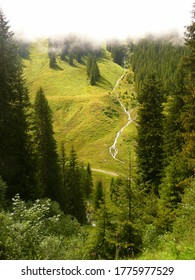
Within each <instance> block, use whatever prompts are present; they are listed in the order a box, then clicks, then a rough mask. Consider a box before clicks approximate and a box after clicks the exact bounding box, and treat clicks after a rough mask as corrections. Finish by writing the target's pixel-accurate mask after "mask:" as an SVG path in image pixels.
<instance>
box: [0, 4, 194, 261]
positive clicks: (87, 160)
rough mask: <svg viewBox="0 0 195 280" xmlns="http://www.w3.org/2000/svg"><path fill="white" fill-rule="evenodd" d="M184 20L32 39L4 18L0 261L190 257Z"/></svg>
mask: <svg viewBox="0 0 195 280" xmlns="http://www.w3.org/2000/svg"><path fill="white" fill-rule="evenodd" d="M190 20H191V22H190ZM189 22H190V23H189V25H188V26H187V27H185V33H184V34H183V35H182V36H183V37H181V36H179V35H176V34H167V35H163V36H152V35H147V36H144V37H142V38H139V39H136V40H135V39H132V38H128V39H109V40H102V41H100V40H94V39H91V38H90V37H88V36H82V35H78V34H76V33H69V34H66V35H64V36H57V35H56V36H50V37H47V38H45V37H42V38H39V39H36V40H25V39H23V38H21V37H17V36H16V35H15V34H14V32H13V31H12V27H11V26H10V24H9V20H8V19H7V17H6V15H5V13H4V11H3V10H2V9H0V259H1V260H127V259H134V260H135V259H136V260H146V259H148V260H194V259H195V204H194V201H195V4H193V6H192V18H191V19H189Z"/></svg>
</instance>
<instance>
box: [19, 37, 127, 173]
mask: <svg viewBox="0 0 195 280" xmlns="http://www.w3.org/2000/svg"><path fill="white" fill-rule="evenodd" d="M86 63H87V58H86V57H84V58H83V59H82V63H78V62H77V61H76V60H74V65H73V66H70V65H69V64H68V63H67V62H64V61H61V60H60V59H59V58H58V57H57V67H56V68H55V69H51V68H50V67H49V59H48V54H47V41H39V42H36V43H33V44H32V46H31V49H30V57H29V59H28V60H25V61H24V64H25V76H26V79H27V85H28V88H29V90H30V95H31V98H32V100H33V99H34V95H35V93H36V91H37V89H38V88H39V87H42V88H43V89H44V92H45V94H46V97H47V99H48V101H49V105H50V107H51V109H52V111H53V120H54V122H53V126H54V131H55V137H56V140H57V143H58V144H59V145H60V142H61V141H63V142H64V143H65V148H66V151H67V152H69V150H70V148H71V146H72V145H74V147H75V149H76V151H77V153H78V156H79V158H80V159H81V160H83V161H84V162H88V161H89V162H90V163H91V165H92V167H93V168H96V169H103V170H104V169H105V170H108V171H111V172H115V173H119V174H120V173H123V171H124V167H122V166H121V164H120V163H117V162H116V161H114V159H112V158H111V156H110V154H109V147H110V146H111V144H112V143H113V139H114V137H115V135H116V132H117V131H119V130H120V129H121V127H123V126H124V125H125V123H126V116H125V115H124V112H123V110H122V109H121V106H120V104H119V102H118V100H117V99H116V96H115V94H113V92H112V91H113V88H114V86H115V85H116V82H117V80H118V79H119V77H120V76H121V75H122V74H123V68H122V67H120V66H119V65H117V64H116V63H113V61H112V58H111V55H110V53H109V52H107V51H106V50H105V49H104V50H103V51H102V57H101V58H100V59H98V65H99V69H100V73H101V79H100V81H99V82H98V83H97V85H96V86H91V85H90V84H89V81H88V79H87V74H86ZM123 80H125V79H123ZM121 82H123V83H124V81H121ZM127 84H128V83H127ZM119 88H120V86H119V87H118V90H119ZM123 88H124V86H123ZM119 91H120V90H119ZM127 133H128V132H127ZM124 139H127V135H125V134H124V138H123V140H124ZM123 140H121V141H123ZM120 145H122V146H124V143H123V144H121V143H119V146H120ZM120 156H122V160H124V158H125V157H126V155H125V152H124V151H122V150H121V155H120Z"/></svg>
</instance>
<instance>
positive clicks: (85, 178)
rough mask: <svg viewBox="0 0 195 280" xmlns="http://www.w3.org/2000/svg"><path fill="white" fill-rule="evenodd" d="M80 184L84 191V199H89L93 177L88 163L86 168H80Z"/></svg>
mask: <svg viewBox="0 0 195 280" xmlns="http://www.w3.org/2000/svg"><path fill="white" fill-rule="evenodd" d="M81 173H82V186H83V191H84V196H85V198H86V199H89V197H90V194H91V193H92V188H93V178H92V172H91V167H90V164H89V163H88V164H87V168H84V167H83V168H82V170H81Z"/></svg>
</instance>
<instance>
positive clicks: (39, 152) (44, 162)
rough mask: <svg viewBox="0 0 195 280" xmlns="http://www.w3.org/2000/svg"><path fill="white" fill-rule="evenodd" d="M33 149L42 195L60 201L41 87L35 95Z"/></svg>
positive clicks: (52, 141)
mask: <svg viewBox="0 0 195 280" xmlns="http://www.w3.org/2000/svg"><path fill="white" fill-rule="evenodd" d="M34 109H35V129H36V131H35V139H34V142H35V150H36V159H37V180H38V184H39V189H40V193H42V196H44V197H49V198H51V199H54V200H57V201H58V202H60V198H61V190H60V180H59V178H60V177H59V166H58V155H57V152H56V142H55V139H54V132H53V127H52V114H51V109H50V107H49V105H48V101H47V99H46V97H45V94H44V92H43V89H42V88H40V89H39V90H38V91H37V93H36V97H35V104H34Z"/></svg>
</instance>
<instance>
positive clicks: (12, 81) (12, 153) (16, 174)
mask: <svg viewBox="0 0 195 280" xmlns="http://www.w3.org/2000/svg"><path fill="white" fill-rule="evenodd" d="M29 109H30V103H29V98H28V91H27V89H26V87H25V82H24V79H23V73H22V63H21V58H20V57H19V55H18V51H17V47H16V45H15V43H14V40H13V33H12V32H11V31H10V27H9V25H8V21H7V20H6V18H5V16H4V14H3V12H2V10H0V175H1V176H2V179H3V180H4V181H5V183H6V184H7V186H8V189H7V194H8V197H9V198H11V197H13V196H14V195H15V194H16V193H20V195H21V197H22V198H24V199H29V198H32V197H33V195H34V190H33V187H32V186H33V165H32V161H31V145H30V141H29V137H28V130H29V122H28V120H29Z"/></svg>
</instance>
